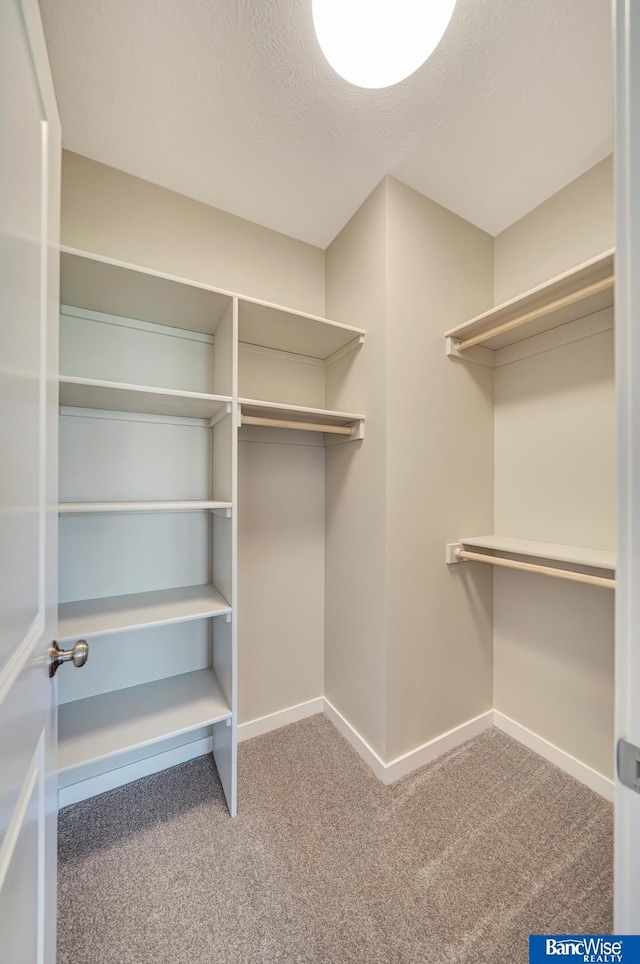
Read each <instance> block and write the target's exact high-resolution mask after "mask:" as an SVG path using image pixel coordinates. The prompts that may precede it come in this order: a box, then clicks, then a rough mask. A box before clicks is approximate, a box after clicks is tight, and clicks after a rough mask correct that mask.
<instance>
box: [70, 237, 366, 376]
mask: <svg viewBox="0 0 640 964" xmlns="http://www.w3.org/2000/svg"><path fill="white" fill-rule="evenodd" d="M234 298H237V301H238V337H239V340H240V341H241V342H244V343H246V344H250V345H257V346H259V347H262V348H272V349H277V350H278V351H286V352H291V353H292V354H297V355H307V356H311V357H313V358H320V359H323V360H328V359H330V358H331V356H333V355H335V353H336V352H340V351H342V350H343V349H345V348H347V347H352V346H355V345H356V344H358V343H360V342H361V341H362V339H363V337H364V331H363V330H362V328H353V327H352V326H351V325H344V324H341V323H340V322H337V321H330V320H328V319H326V318H321V317H319V316H318V315H310V314H307V313H306V312H300V311H293V310H291V309H290V308H284V307H281V306H280V305H273V304H270V303H269V302H265V301H258V300H256V299H253V298H244V297H242V296H241V295H238V294H234V293H233V292H231V291H223V290H220V289H216V288H212V287H210V286H208V285H204V284H200V283H197V282H192V281H187V280H185V279H184V278H177V277H175V276H173V275H166V274H163V273H161V272H158V271H152V270H151V269H148V268H141V267H139V266H137V265H131V264H126V263H125V262H123V261H115V260H113V259H112V258H106V257H103V256H101V255H95V254H90V253H89V252H86V251H78V250H76V249H73V248H66V247H63V248H62V249H61V255H60V300H61V302H62V304H65V305H71V306H73V307H75V308H84V309H89V310H91V311H100V312H104V313H105V314H110V315H119V316H122V317H125V318H136V319H138V320H140V321H148V322H153V323H155V324H159V325H170V326H171V327H173V328H185V329H188V330H189V331H200V332H204V333H206V334H210V335H212V334H215V331H216V329H217V327H218V325H219V323H220V321H221V320H222V318H223V317H224V315H225V313H226V312H227V311H228V310H229V309H230V308H231V306H232V304H233V299H234Z"/></svg>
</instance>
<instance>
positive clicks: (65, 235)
mask: <svg viewBox="0 0 640 964" xmlns="http://www.w3.org/2000/svg"><path fill="white" fill-rule="evenodd" d="M62 243H63V244H65V245H69V246H70V247H74V248H81V249H84V250H86V251H93V252H95V253H97V254H102V255H105V256H106V257H109V258H115V259H117V260H120V261H129V262H131V263H132V264H139V265H142V266H144V267H147V268H154V269H155V270H157V271H166V272H167V273H169V274H175V275H179V276H180V277H184V278H188V279H189V280H191V281H200V282H202V283H204V284H210V285H213V286H214V287H218V288H225V289H227V290H229V291H235V292H237V293H238V294H243V295H246V296H248V297H252V298H260V299H262V300H264V301H272V302H275V303H276V304H281V305H285V306H286V307H288V308H297V309H298V310H300V311H309V312H311V313H312V314H320V315H321V314H324V252H323V251H321V250H320V248H316V247H314V246H313V245H310V244H304V243H303V242H302V241H296V240H295V239H293V238H288V237H286V235H284V234H278V232H276V231H270V230H269V229H268V228H263V227H259V226H258V225H256V224H252V222H251V221H245V220H243V219H242V218H237V217H235V216H234V215H232V214H226V213H225V212H224V211H218V210H217V209H216V208H212V207H209V206H208V205H207V204H202V203H200V202H199V201H192V200H191V199H190V198H187V197H183V196H182V195H181V194H175V193H174V192H173V191H167V190H166V189H165V188H162V187H158V186H157V185H155V184H150V183H149V182H148V181H142V180H140V178H137V177H132V176H131V175H130V174H124V173H123V172H122V171H116V170H115V169H114V168H112V167H106V166H105V165H104V164H98V163H97V162H96V161H91V160H89V159H88V158H86V157H81V156H80V155H79V154H72V153H70V152H69V151H65V152H64V154H63V160H62Z"/></svg>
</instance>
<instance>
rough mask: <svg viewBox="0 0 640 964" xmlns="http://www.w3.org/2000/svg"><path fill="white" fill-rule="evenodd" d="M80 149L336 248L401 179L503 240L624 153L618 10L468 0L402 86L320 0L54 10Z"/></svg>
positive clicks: (59, 85) (47, 4)
mask: <svg viewBox="0 0 640 964" xmlns="http://www.w3.org/2000/svg"><path fill="white" fill-rule="evenodd" d="M41 7H42V12H43V18H44V23H45V31H46V35H47V42H48V45H49V53H50V57H51V62H52V69H53V75H54V80H55V84H56V90H57V94H58V102H59V105H60V112H61V115H62V123H63V137H64V145H65V147H67V148H68V149H69V150H72V151H76V152H77V153H79V154H85V155H87V156H88V157H91V158H94V159H96V160H98V161H101V162H103V163H104V164H109V165H111V166H113V167H116V168H120V169H121V170H124V171H127V172H129V173H130V174H134V175H137V176H138V177H142V178H145V179H146V180H148V181H152V182H154V183H156V184H160V185H162V186H164V187H167V188H170V189H172V190H174V191H178V192H180V193H182V194H186V195H188V196H189V197H192V198H196V199H198V200H200V201H205V202H206V203H208V204H212V205H214V206H215V207H218V208H222V209H223V210H225V211H230V212H231V213H233V214H237V215H239V216H241V217H244V218H249V219H250V220H251V221H256V222H257V223H259V224H263V225H266V226H267V227H270V228H274V229H275V230H278V231H282V232H284V233H285V234H289V235H292V236H293V237H297V238H301V239H303V240H305V241H309V242H311V243H312V244H316V245H319V246H320V247H325V246H326V245H327V244H328V243H329V242H330V241H331V240H332V239H333V237H334V236H335V235H336V234H337V232H338V231H339V230H340V229H341V228H342V226H343V225H344V224H345V223H346V221H347V220H348V219H349V218H350V217H351V215H352V214H353V212H354V211H355V210H356V209H357V208H358V207H359V205H360V204H361V203H362V201H363V200H364V199H365V198H366V197H367V196H368V194H369V193H370V192H371V191H372V190H373V188H374V187H375V186H376V184H377V183H378V182H379V181H380V180H381V178H382V177H383V176H384V175H385V174H388V173H391V174H394V175H395V176H396V177H398V178H400V179H401V180H403V181H405V182H406V183H407V184H409V185H411V186H412V187H414V188H416V189H417V190H418V191H421V192H422V193H423V194H426V195H427V196H428V197H431V198H433V199H434V200H436V201H438V202H440V203H441V204H443V205H445V206H446V207H448V208H450V209H451V210H453V211H455V212H456V213H457V214H460V215H461V216H462V217H465V218H467V219H468V220H469V221H472V222H473V223H474V224H477V225H479V226H480V227H481V228H484V229H485V230H486V231H489V232H490V233H492V234H496V233H498V232H499V231H501V230H502V229H503V228H505V227H507V226H508V225H509V224H511V223H512V222H513V221H515V220H517V219H518V218H519V217H521V216H522V215H523V214H525V213H526V212H527V211H529V210H531V208H533V207H535V206H536V205H537V204H539V203H540V202H541V201H543V200H544V199H546V198H547V197H549V196H550V195H551V194H553V193H554V192H555V191H557V190H559V189H560V188H561V187H563V186H564V185H565V184H567V183H568V182H569V181H570V180H572V179H573V178H575V177H577V176H578V175H579V174H582V173H583V172H584V171H585V170H587V169H588V168H589V167H591V166H592V165H593V164H595V163H596V162H597V161H599V160H601V159H602V158H603V157H604V156H606V155H607V154H608V153H610V151H611V149H612V104H611V69H612V67H611V5H610V0H458V5H457V8H456V11H455V13H454V17H453V20H452V22H451V24H450V26H449V29H448V31H447V33H446V34H445V37H444V40H443V41H442V43H441V45H440V47H439V48H438V49H437V50H436V52H435V53H434V55H433V56H432V57H431V59H430V60H429V61H428V62H427V63H426V64H425V65H424V66H423V67H422V68H420V70H418V71H417V72H416V74H414V75H413V77H411V78H409V79H408V80H406V81H404V82H403V83H401V84H398V85H397V86H395V87H393V88H390V89H388V90H382V91H372V90H359V89H357V88H354V87H351V86H350V85H349V84H347V83H346V82H344V81H342V80H341V79H340V78H338V77H337V76H336V75H335V74H334V73H333V72H332V71H331V69H330V68H329V67H328V65H327V64H326V63H325V61H324V59H323V57H322V55H321V53H320V50H319V48H318V45H317V42H316V40H315V36H314V32H313V26H312V19H311V0H133V2H132V0H41Z"/></svg>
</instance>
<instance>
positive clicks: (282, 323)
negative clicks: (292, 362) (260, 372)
mask: <svg viewBox="0 0 640 964" xmlns="http://www.w3.org/2000/svg"><path fill="white" fill-rule="evenodd" d="M238 325H239V328H238V331H239V340H240V342H242V343H244V344H249V345H259V346H261V347H262V348H274V349H276V350H278V351H286V352H291V353H293V354H296V355H308V356H310V357H312V358H322V359H327V358H329V357H330V356H331V355H333V354H334V353H335V352H338V351H340V350H341V349H343V348H346V347H347V346H348V345H351V344H354V345H355V344H357V343H359V342H361V341H362V338H363V337H364V331H363V329H362V328H353V327H352V326H351V325H343V324H341V323H340V322H337V321H329V320H328V319H327V318H320V317H319V316H318V315H308V314H305V313H304V312H296V311H291V310H290V309H288V308H281V307H279V306H278V305H271V304H268V303H266V302H260V301H252V300H250V299H247V298H241V299H240V300H239V304H238Z"/></svg>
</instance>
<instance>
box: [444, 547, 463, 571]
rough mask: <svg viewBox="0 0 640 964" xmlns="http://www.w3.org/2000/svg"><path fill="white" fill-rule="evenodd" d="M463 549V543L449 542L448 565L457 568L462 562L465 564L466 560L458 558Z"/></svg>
mask: <svg viewBox="0 0 640 964" xmlns="http://www.w3.org/2000/svg"><path fill="white" fill-rule="evenodd" d="M462 548H463V546H462V543H461V542H448V543H447V565H448V566H455V565H457V564H458V563H460V562H464V559H459V558H458V553H459V552H460V550H461V549H462Z"/></svg>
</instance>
